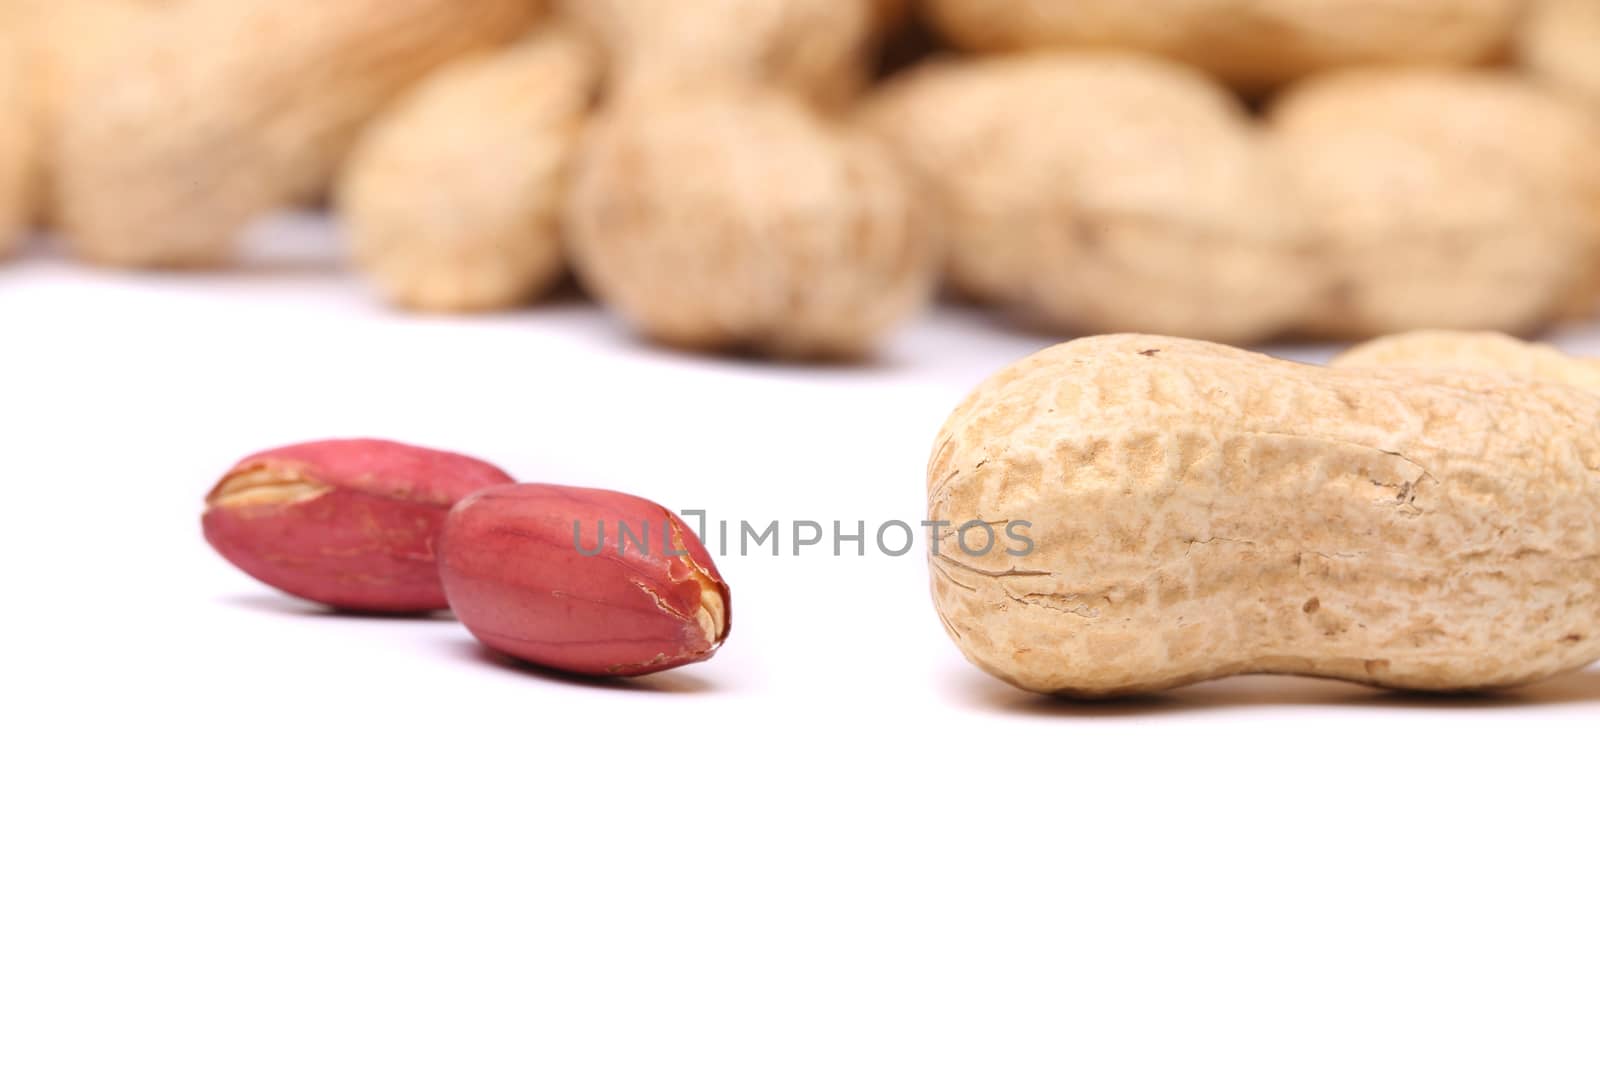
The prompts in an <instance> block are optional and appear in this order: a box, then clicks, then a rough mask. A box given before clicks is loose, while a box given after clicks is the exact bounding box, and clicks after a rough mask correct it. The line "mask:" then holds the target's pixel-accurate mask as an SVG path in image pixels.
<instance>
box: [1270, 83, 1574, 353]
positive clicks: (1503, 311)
mask: <svg viewBox="0 0 1600 1067" xmlns="http://www.w3.org/2000/svg"><path fill="white" fill-rule="evenodd" d="M1271 124H1272V129H1273V131H1274V143H1275V145H1276V147H1277V150H1278V151H1279V152H1280V154H1281V156H1282V159H1283V161H1284V165H1285V167H1286V170H1287V174H1288V176H1289V178H1290V180H1291V182H1292V183H1293V187H1294V189H1295V192H1296V194H1297V195H1298V196H1300V197H1301V198H1303V200H1304V202H1305V203H1306V205H1307V207H1308V208H1309V211H1310V216H1311V218H1312V219H1313V220H1314V221H1315V225H1316V227H1317V241H1318V244H1319V246H1320V249H1321V258H1322V259H1323V260H1324V262H1325V265H1326V269H1327V270H1328V272H1329V275H1330V283H1329V286H1328V288H1327V290H1326V292H1325V295H1324V297H1323V299H1322V300H1321V301H1320V307H1318V308H1317V309H1316V310H1315V311H1314V312H1313V313H1312V314H1311V315H1309V316H1308V317H1307V320H1306V322H1305V323H1304V326H1305V328H1306V329H1307V330H1308V331H1309V332H1312V333H1315V334H1319V335H1325V336H1332V337H1352V338H1364V337H1371V336H1374V335H1379V334H1384V333H1392V332H1399V331H1404V330H1410V329H1419V328H1447V329H1461V330H1498V331H1502V332H1506V333H1517V334H1522V333H1528V332H1532V331H1535V330H1537V329H1539V328H1540V327H1542V326H1544V325H1546V324H1548V323H1550V322H1551V321H1554V320H1557V319H1560V318H1562V317H1564V316H1567V315H1571V314H1575V313H1577V312H1579V311H1584V310H1587V308H1588V307H1589V306H1590V305H1592V303H1593V297H1594V295H1595V293H1596V292H1597V290H1600V285H1597V279H1596V264H1597V262H1600V127H1597V124H1596V122H1595V121H1594V120H1593V119H1592V118H1591V117H1590V116H1589V115H1587V114H1585V113H1584V111H1583V110H1582V109H1581V108H1579V107H1576V106H1574V105H1572V104H1570V103H1568V102H1567V101H1564V100H1561V99H1559V98H1557V97H1556V96H1554V95H1553V94H1550V93H1547V92H1543V91H1541V90H1540V89H1538V88H1537V87H1535V86H1532V85H1529V84H1527V83H1524V82H1522V81H1521V80H1519V79H1517V78H1515V77H1513V76H1511V75H1507V74H1499V73H1490V72H1477V71H1454V72H1449V71H1426V70H1416V71H1389V72H1375V71H1350V72H1345V73H1340V74H1332V75H1326V76H1324V77H1322V78H1318V79H1314V80H1312V81H1309V82H1306V83H1304V84H1302V85H1300V86H1297V87H1296V88H1294V89H1292V90H1290V91H1289V93H1288V94H1287V96H1286V97H1285V98H1283V99H1282V100H1281V101H1280V102H1279V103H1278V104H1277V106H1276V107H1275V109H1274V111H1273V114H1272V118H1271Z"/></svg>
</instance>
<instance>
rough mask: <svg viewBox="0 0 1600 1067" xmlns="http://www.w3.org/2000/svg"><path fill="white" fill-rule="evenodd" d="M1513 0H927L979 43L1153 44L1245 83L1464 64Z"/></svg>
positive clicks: (1008, 46) (1513, 10)
mask: <svg viewBox="0 0 1600 1067" xmlns="http://www.w3.org/2000/svg"><path fill="white" fill-rule="evenodd" d="M1522 3H1523V0H1137V2H1129V0H1031V2H1029V3H1016V2H1015V0H929V7H930V9H931V13H932V15H933V17H934V20H935V22H936V23H937V24H938V25H939V26H940V27H941V28H942V29H943V31H944V32H945V33H946V34H947V35H948V36H949V37H950V38H951V39H952V40H953V41H955V42H957V43H958V44H961V45H963V46H966V47H969V48H977V49H981V50H986V51H992V50H1013V49H1019V48H1059V47H1062V46H1089V47H1099V48H1106V47H1110V48H1128V49H1134V50H1138V51H1144V52H1153V53H1156V54H1159V55H1165V56H1168V57H1170V58H1172V59H1176V60H1180V61H1182V62H1185V63H1190V64H1193V65H1195V66H1198V67H1201V68H1204V69H1206V70H1209V71H1211V72H1212V73H1214V74H1216V75H1218V76H1219V77H1222V78H1224V79H1226V80H1227V81H1229V82H1231V83H1232V84H1234V85H1237V86H1240V87H1242V88H1246V89H1262V88H1266V87H1269V86H1273V85H1279V84H1282V83H1284V82H1287V81H1292V80H1293V79H1295V78H1299V77H1303V76H1304V75H1307V74H1311V73H1313V72H1315V71H1320V70H1326V69H1328V68H1331V67H1340V66H1352V65H1367V64H1417V65H1437V64H1456V65H1464V64H1471V63H1477V62H1480V61H1482V60H1485V59H1489V58H1492V57H1493V56H1494V55H1495V54H1496V53H1497V52H1499V51H1500V50H1501V49H1502V48H1504V47H1505V45H1506V43H1507V42H1508V40H1509V38H1510V35H1511V31H1512V28H1513V25H1514V23H1515V20H1516V17H1517V15H1518V13H1519V12H1520V10H1521V5H1522Z"/></svg>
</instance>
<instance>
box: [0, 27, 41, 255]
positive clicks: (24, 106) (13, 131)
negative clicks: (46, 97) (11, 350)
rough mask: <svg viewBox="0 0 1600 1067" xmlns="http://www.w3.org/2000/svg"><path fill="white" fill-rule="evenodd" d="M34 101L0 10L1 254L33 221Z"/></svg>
mask: <svg viewBox="0 0 1600 1067" xmlns="http://www.w3.org/2000/svg"><path fill="white" fill-rule="evenodd" d="M33 108H34V103H33V94H32V91H31V87H30V83H29V78H28V72H27V67H26V65H25V55H24V51H23V43H22V40H21V36H20V33H19V32H17V27H15V26H14V25H13V24H12V23H11V22H10V20H7V19H6V18H5V13H4V12H0V256H4V255H5V254H7V253H8V252H10V251H11V249H12V248H13V247H14V246H15V245H16V244H17V242H18V241H19V240H20V239H21V237H22V235H23V233H24V231H26V229H27V228H28V225H29V223H31V222H32V221H33V215H34V208H35V193H36V188H37V183H36V181H35V169H34V168H35V166H36V160H37V145H36V143H35V142H36V131H35V128H34V121H33V119H34V110H33Z"/></svg>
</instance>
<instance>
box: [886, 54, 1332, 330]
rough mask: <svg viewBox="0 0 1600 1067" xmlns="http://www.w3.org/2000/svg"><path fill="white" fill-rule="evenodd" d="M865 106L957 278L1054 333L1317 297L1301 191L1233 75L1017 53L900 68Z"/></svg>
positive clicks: (1188, 321) (1255, 325) (1261, 311)
mask: <svg viewBox="0 0 1600 1067" xmlns="http://www.w3.org/2000/svg"><path fill="white" fill-rule="evenodd" d="M864 121H865V122H866V123H867V124H868V125H870V126H871V127H873V128H875V129H877V130H879V131H880V132H881V133H882V134H883V135H884V136H885V137H886V138H887V139H888V140H889V141H890V142H891V143H892V144H894V145H895V146H896V147H897V148H898V149H899V150H900V152H901V153H902V155H903V157H904V159H905V160H906V161H907V162H908V163H909V165H910V166H911V167H912V169H913V171H914V172H915V173H916V174H917V175H918V176H919V177H920V178H921V179H922V181H923V182H924V183H925V185H926V187H927V188H928V190H929V192H930V195H931V196H932V198H933V200H934V202H935V203H936V205H937V206H938V209H939V210H938V214H939V217H940V219H941V220H942V221H943V223H944V224H945V227H946V229H947V231H948V233H947V236H948V245H949V248H948V262H947V264H946V270H947V272H948V274H949V276H950V280H951V281H952V283H953V284H954V285H955V287H956V288H958V289H960V290H962V291H963V292H965V293H966V294H968V295H971V296H975V297H978V298H979V299H982V300H985V301H991V302H995V303H998V304H1001V305H1004V306H1007V307H1010V308H1013V309H1015V310H1017V311H1018V312H1020V313H1021V315H1022V316H1023V317H1024V318H1025V319H1026V320H1028V321H1029V322H1030V324H1035V325H1038V326H1040V327H1043V328H1045V329H1048V330H1050V331H1052V332H1054V331H1064V332H1086V331H1087V332H1098V331H1106V330H1126V329H1141V330H1152V331H1160V332H1166V333H1193V334H1197V335H1201V336H1206V337H1213V338H1218V339H1225V340H1238V341H1245V340H1252V339H1257V338H1261V337H1265V336H1269V335H1272V334H1275V333H1278V332H1280V331H1282V330H1283V329H1285V328H1287V327H1288V326H1289V325H1291V324H1292V323H1293V322H1295V321H1296V320H1297V319H1299V318H1300V317H1301V316H1302V315H1303V314H1304V313H1305V311H1306V310H1307V308H1308V307H1309V306H1310V304H1311V301H1312V298H1313V296H1314V294H1315V292H1316V291H1317V288H1318V283H1317V278H1318V275H1317V266H1316V263H1315V261H1314V260H1313V259H1312V257H1311V255H1310V248H1309V230H1308V227H1307V224H1306V220H1305V219H1304V218H1303V217H1302V214H1301V211H1300V209H1299V205H1298V204H1297V203H1296V202H1295V201H1294V200H1292V199H1291V198H1290V197H1289V196H1287V195H1286V193H1285V190H1284V188H1283V181H1282V180H1281V177H1280V176H1279V175H1278V174H1277V173H1276V172H1275V170H1274V161H1273V159H1272V158H1271V156H1270V154H1269V153H1268V152H1267V151H1266V150H1265V148H1264V145H1263V141H1262V138H1261V136H1260V132H1259V131H1258V129H1257V128H1256V126H1255V125H1254V124H1253V123H1252V122H1251V121H1250V119H1249V117H1248V116H1247V115H1246V113H1245V112H1244V110H1243V108H1242V107H1241V106H1240V105H1239V103H1238V102H1237V101H1236V100H1235V99H1234V98H1233V97H1232V96H1231V95H1230V94H1229V93H1227V92H1226V90H1224V89H1223V88H1222V87H1220V86H1218V85H1215V84H1213V83H1212V82H1210V81H1209V80H1207V79H1206V78H1204V77H1202V76H1200V75H1198V74H1195V73H1194V72H1192V71H1189V70H1186V69H1184V68H1182V67H1178V66H1176V65H1175V64H1172V63H1169V62H1167V61H1165V60H1159V59H1152V58H1147V57H1140V56H1131V55H1114V54H1103V55H1094V54H1082V55H1040V56H1016V57H1004V58H998V59H985V60H966V61H955V62H942V63H940V62H935V63H930V64H925V65H924V66H922V67H919V68H914V69H913V70H911V71H910V72H909V73H907V74H906V75H903V76H901V77H900V78H897V79H895V80H894V81H892V82H891V83H890V85H889V86H888V87H887V88H886V89H884V90H882V91H881V93H880V94H879V95H878V96H877V97H876V98H875V99H874V100H872V101H871V102H870V103H869V104H868V105H867V107H866V109H865V113H864Z"/></svg>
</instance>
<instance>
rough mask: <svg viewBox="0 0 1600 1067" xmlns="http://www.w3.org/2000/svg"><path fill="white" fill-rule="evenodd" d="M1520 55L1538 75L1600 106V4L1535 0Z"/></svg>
mask: <svg viewBox="0 0 1600 1067" xmlns="http://www.w3.org/2000/svg"><path fill="white" fill-rule="evenodd" d="M1517 58H1518V60H1519V61H1520V62H1521V64H1522V66H1523V67H1524V68H1526V69H1527V70H1528V71H1530V72H1531V73H1533V75H1534V76H1535V77H1538V78H1540V79H1542V80H1544V81H1546V82H1548V83H1549V84H1551V85H1554V86H1556V87H1558V88H1560V89H1564V90H1567V91H1569V92H1572V93H1575V94H1577V95H1578V96H1579V97H1581V98H1582V99H1584V100H1586V101H1588V102H1589V103H1590V104H1591V105H1593V106H1596V107H1600V3H1596V2H1595V0H1535V2H1534V4H1533V8H1532V10H1531V11H1530V12H1529V13H1528V16H1527V17H1526V18H1525V19H1523V22H1522V28H1521V30H1520V31H1519V33H1518V36H1517Z"/></svg>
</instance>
